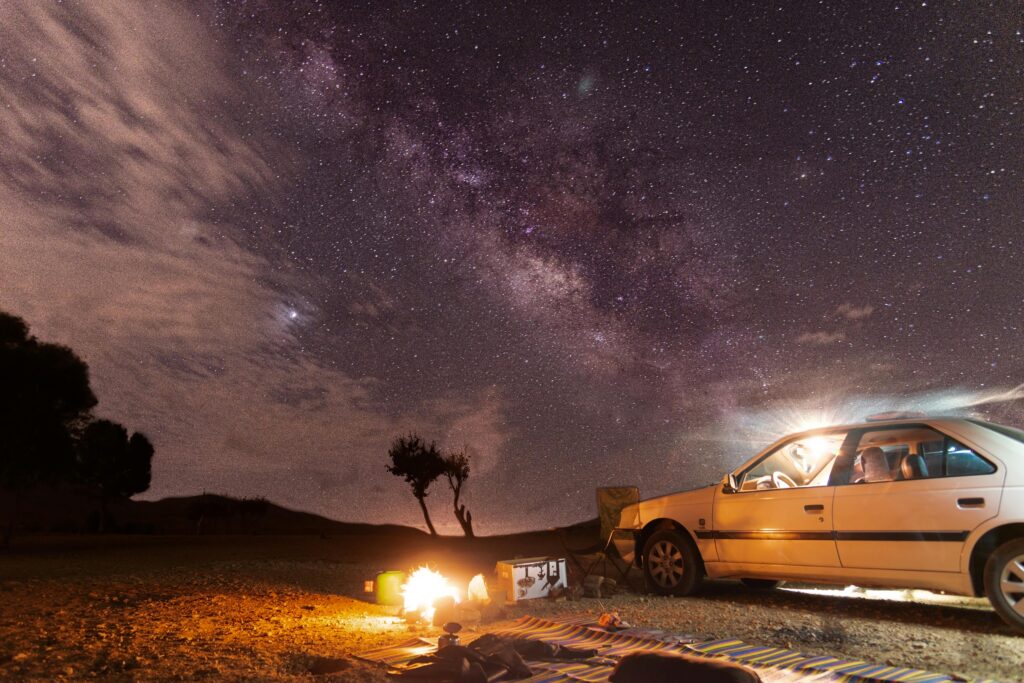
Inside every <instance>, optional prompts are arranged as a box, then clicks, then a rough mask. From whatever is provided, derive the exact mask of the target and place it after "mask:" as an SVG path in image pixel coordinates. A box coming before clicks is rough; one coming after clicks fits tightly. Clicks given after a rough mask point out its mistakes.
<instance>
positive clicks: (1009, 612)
mask: <svg viewBox="0 0 1024 683" xmlns="http://www.w3.org/2000/svg"><path fill="white" fill-rule="evenodd" d="M984 579H985V596H986V597H988V601H989V602H990V603H992V607H993V608H994V609H995V611H996V612H997V613H998V614H999V616H1000V617H1002V618H1003V621H1005V622H1006V623H1007V624H1009V625H1010V626H1012V627H1013V628H1014V629H1016V630H1017V631H1018V632H1020V633H1024V538H1017V539H1014V540H1012V541H1007V542H1006V543H1003V544H1002V545H1001V546H999V547H998V548H996V551H995V552H994V553H992V554H991V555H989V558H988V561H987V562H986V563H985V574H984Z"/></svg>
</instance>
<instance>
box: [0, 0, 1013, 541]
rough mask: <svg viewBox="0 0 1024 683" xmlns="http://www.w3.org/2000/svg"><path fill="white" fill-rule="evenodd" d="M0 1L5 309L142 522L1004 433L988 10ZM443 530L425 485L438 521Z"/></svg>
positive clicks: (405, 504)
mask: <svg viewBox="0 0 1024 683" xmlns="http://www.w3.org/2000/svg"><path fill="white" fill-rule="evenodd" d="M680 4H681V5H682V7H672V6H670V4H669V3H639V2H617V3H611V2H608V3H600V2H579V3H561V2H558V3H554V2H552V3H548V2H533V3H488V2H472V3H471V2H466V3H445V4H443V3H420V2H413V1H411V2H378V1H376V0H375V1H372V2H366V3H357V2H337V3H323V4H322V5H321V4H318V3H305V2H289V3H285V2H280V3H278V2H269V1H267V2H231V3H224V4H221V5H215V4H212V3H201V4H184V3H171V2H168V3H157V4H154V5H150V6H147V7H143V6H142V5H141V4H139V3H135V2H130V1H128V0H124V1H123V2H121V1H118V2H115V1H113V0H110V1H105V2H97V3H89V4H87V3H81V4H79V3H65V4H60V5H58V4H52V5H51V4H48V3H34V2H31V3H15V2H10V3H2V4H0V309H3V310H6V311H9V312H11V313H14V314H17V315H20V316H22V317H24V318H25V319H26V320H27V322H28V323H29V324H30V325H31V327H32V330H33V331H34V333H35V334H37V335H38V336H40V337H41V338H43V339H45V340H49V341H59V342H62V343H66V344H69V345H71V346H72V347H73V348H74V349H76V350H77V351H78V352H79V353H80V354H81V355H82V357H83V358H84V359H85V360H86V361H87V362H88V363H89V365H90V367H91V369H92V376H93V385H94V388H95V390H96V393H97V395H98V397H99V399H100V405H99V408H98V410H97V413H98V414H99V415H101V416H103V417H109V418H112V419H115V420H118V421H121V422H124V423H125V424H126V425H128V426H129V427H130V428H132V429H137V430H141V431H143V432H145V433H147V434H148V435H149V436H150V437H151V439H152V441H153V442H154V444H155V446H156V451H157V453H156V458H155V460H154V475H153V486H152V489H151V491H150V492H149V493H147V494H146V497H150V498H155V497H162V496H167V495H183V494H194V493H199V492H202V491H204V490H205V491H210V492H218V493H227V494H232V495H238V496H254V495H263V496H267V497H268V498H270V499H272V500H274V501H276V502H279V503H282V504H285V505H289V506H293V507H297V508H301V509H305V510H310V511H314V512H318V513H322V514H327V515H329V516H332V517H335V518H341V519H348V520H358V521H388V522H401V523H410V524H419V523H421V522H422V518H421V516H420V512H419V509H418V507H417V506H416V504H415V501H414V500H413V498H412V497H411V496H410V495H409V494H408V493H407V488H406V486H405V485H404V484H403V483H402V482H401V481H400V480H398V479H396V478H394V477H392V476H390V475H389V474H388V473H387V472H386V471H385V468H384V464H385V460H386V451H387V447H388V444H389V442H390V441H391V440H392V439H393V438H394V437H395V436H397V435H399V434H402V433H405V432H408V431H410V430H415V431H417V432H419V433H420V434H422V435H423V436H424V437H426V438H428V439H436V440H437V441H438V443H439V444H440V445H443V446H445V447H452V448H462V447H463V446H465V447H466V448H467V449H468V452H469V453H470V455H471V457H472V467H473V471H472V475H471V478H470V481H469V484H468V492H467V493H468V503H469V506H470V509H471V510H472V511H473V513H474V517H475V519H476V522H477V528H478V531H479V532H482V533H496V532H501V531H507V530H512V529H523V528H532V527H547V526H552V525H554V524H558V523H565V522H572V521H577V520H580V519H583V518H586V517H588V516H592V515H593V514H594V503H593V489H594V487H595V486H598V485H604V484H622V483H636V484H638V485H640V487H641V490H642V492H643V493H644V494H645V495H654V494H658V493H663V492H667V491H671V490H678V489H681V488H686V487H690V486H694V485H699V484H704V483H709V482H711V481H714V480H717V479H718V478H720V476H721V475H722V473H724V472H725V471H726V469H727V468H728V467H730V466H732V465H735V464H738V463H739V462H741V461H742V460H745V459H746V458H748V457H750V456H751V455H753V454H754V453H755V452H756V451H757V450H758V449H759V448H760V447H761V446H763V445H764V444H765V443H766V442H768V441H771V440H773V439H774V438H776V437H778V436H780V435H782V434H784V433H785V432H786V431H789V430H792V429H795V428H796V427H799V426H804V425H808V424H816V423H818V422H822V421H823V422H828V423H830V422H835V421H842V420H848V421H849V420H860V419H861V418H863V417H864V416H865V415H867V414H869V413H871V412H876V411H879V410H888V409H924V410H928V411H932V412H939V413H945V414H949V413H975V414H978V415H982V416H988V417H990V418H994V419H998V420H1000V421H1004V422H1008V423H1010V424H1014V425H1016V426H1022V425H1024V401H1021V400H1019V399H1020V395H1021V394H1022V393H1024V392H1022V389H1021V387H1022V385H1021V383H1022V382H1024V270H1022V269H1024V255H1022V249H1024V9H1022V5H1021V4H1020V3H1017V2H1009V1H1008V2H1005V3H987V2H965V3H962V4H950V3H933V2H931V1H930V0H929V1H927V2H920V1H917V2H913V3H895V4H894V3H880V2H857V3H851V2H835V3H817V4H811V3H788V2H787V3H773V4H771V5H769V4H767V3H749V6H745V5H742V4H739V3H727V2H717V1H716V2H706V3H696V2H694V3H680ZM429 501H430V502H431V506H432V509H433V511H434V516H435V520H436V521H437V522H438V525H439V527H441V528H442V529H444V530H447V531H454V530H456V529H457V525H456V524H455V519H454V517H453V516H452V515H451V512H450V496H449V495H448V493H447V491H444V490H443V489H442V488H441V487H440V486H438V487H437V489H436V491H435V492H434V493H433V494H432V495H431V498H430V499H429Z"/></svg>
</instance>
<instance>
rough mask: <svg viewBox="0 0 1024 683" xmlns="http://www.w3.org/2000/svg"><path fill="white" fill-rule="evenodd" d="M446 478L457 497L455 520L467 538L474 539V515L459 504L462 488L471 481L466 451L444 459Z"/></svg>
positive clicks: (455, 501) (451, 454)
mask: <svg viewBox="0 0 1024 683" xmlns="http://www.w3.org/2000/svg"><path fill="white" fill-rule="evenodd" d="M444 476H445V478H447V479H448V486H449V487H451V490H452V495H454V496H455V500H454V503H453V505H454V507H455V518H456V519H457V520H459V526H461V527H462V533H463V534H465V535H466V537H467V538H473V513H472V512H470V511H469V510H467V509H466V506H465V505H460V504H459V496H460V495H461V494H462V487H463V485H465V483H466V480H467V479H469V456H467V455H466V452H465V450H463V451H461V452H454V453H449V454H448V455H447V456H445V459H444Z"/></svg>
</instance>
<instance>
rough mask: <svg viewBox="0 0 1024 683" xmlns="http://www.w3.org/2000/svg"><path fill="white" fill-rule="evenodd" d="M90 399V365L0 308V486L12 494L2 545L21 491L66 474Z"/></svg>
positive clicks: (6, 541)
mask: <svg viewBox="0 0 1024 683" xmlns="http://www.w3.org/2000/svg"><path fill="white" fill-rule="evenodd" d="M95 405H96V397H95V396H94V395H93V393H92V389H90V387H89V368H88V366H87V365H86V364H85V363H84V362H83V361H82V360H81V359H80V358H79V357H78V356H76V355H75V353H74V352H73V351H72V350H71V349H69V348H67V347H66V346H61V345H59V344H48V343H45V342H40V341H38V340H37V339H36V338H35V337H32V336H30V335H29V332H28V325H26V324H25V321H24V320H22V319H21V318H18V317H16V316H13V315H9V314H7V313H3V312H0V488H3V489H4V490H6V491H7V492H9V493H11V494H13V495H12V503H11V510H10V514H9V517H8V523H7V527H6V529H5V531H4V535H3V547H7V546H9V545H10V541H11V535H12V534H13V533H14V527H15V525H16V523H17V518H18V507H19V503H20V499H21V494H22V492H23V491H24V490H25V489H27V488H29V487H31V486H33V485H35V484H37V483H40V482H53V481H58V480H60V479H62V478H65V477H67V476H68V475H69V474H70V472H71V467H72V465H73V464H74V438H75V436H76V435H77V434H78V432H79V431H80V430H81V428H82V426H83V425H84V423H85V421H86V420H87V419H88V415H89V411H90V410H91V409H92V407H93V406H95Z"/></svg>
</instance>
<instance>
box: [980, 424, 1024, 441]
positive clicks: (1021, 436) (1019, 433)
mask: <svg viewBox="0 0 1024 683" xmlns="http://www.w3.org/2000/svg"><path fill="white" fill-rule="evenodd" d="M968 422H973V423H974V424H976V425H980V426H982V427H985V428H986V429H991V430H992V431H993V432H998V433H999V434H1002V435H1003V436H1008V437H1010V438H1011V439H1013V440H1014V441H1019V442H1021V443H1024V429H1015V428H1014V427H1007V426H1006V425H997V424H995V423H993V422H985V421H984V420H968Z"/></svg>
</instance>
